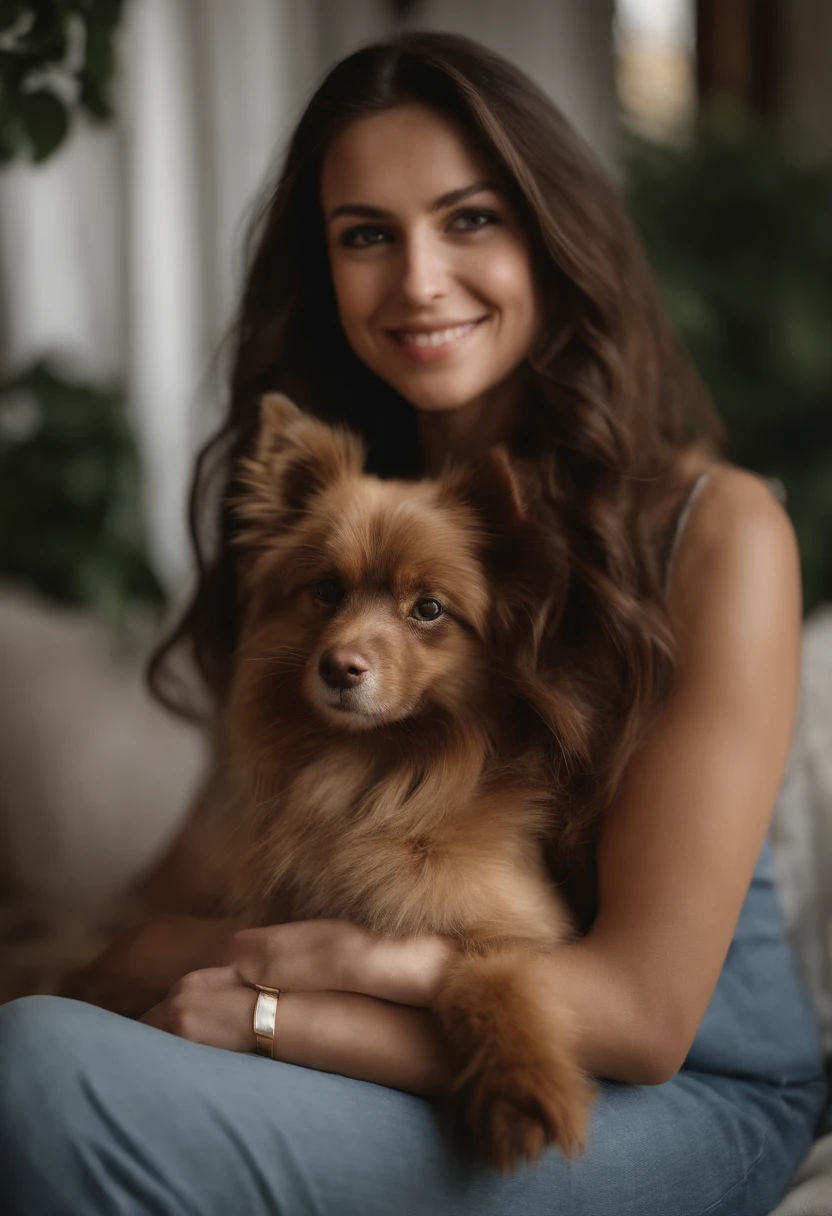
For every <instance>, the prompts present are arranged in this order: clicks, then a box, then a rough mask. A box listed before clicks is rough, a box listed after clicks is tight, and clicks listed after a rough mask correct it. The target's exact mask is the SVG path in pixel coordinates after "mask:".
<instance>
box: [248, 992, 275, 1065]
mask: <svg viewBox="0 0 832 1216" xmlns="http://www.w3.org/2000/svg"><path fill="white" fill-rule="evenodd" d="M254 987H255V988H256V989H257V1000H256V1001H255V1004H254V1041H255V1043H256V1044H257V1051H258V1053H259V1054H260V1055H261V1056H268V1057H269V1059H270V1060H273V1059H274V1035H275V1024H276V1022H277V1004H278V1001H279V1000H280V989H279V988H268V987H267V986H266V985H265V984H255V985H254Z"/></svg>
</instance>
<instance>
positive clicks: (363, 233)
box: [338, 224, 387, 249]
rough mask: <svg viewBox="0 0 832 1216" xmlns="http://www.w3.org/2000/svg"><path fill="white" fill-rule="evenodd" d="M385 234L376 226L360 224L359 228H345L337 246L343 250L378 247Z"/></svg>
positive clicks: (382, 229)
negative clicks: (341, 246) (342, 247)
mask: <svg viewBox="0 0 832 1216" xmlns="http://www.w3.org/2000/svg"><path fill="white" fill-rule="evenodd" d="M386 236H387V232H386V231H385V229H384V228H379V227H378V225H377V224H362V225H361V226H360V227H359V228H347V230H346V231H345V232H342V233H341V236H340V238H339V242H338V243H339V244H340V245H343V246H344V248H345V249H367V248H369V247H370V246H371V245H380V244H381V241H382V240H383V239H384V237H386Z"/></svg>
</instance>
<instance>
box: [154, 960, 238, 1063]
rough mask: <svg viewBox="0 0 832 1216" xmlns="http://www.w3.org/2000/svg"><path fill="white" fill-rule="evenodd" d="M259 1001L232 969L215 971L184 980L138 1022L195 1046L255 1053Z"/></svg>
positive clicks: (189, 976) (191, 975)
mask: <svg viewBox="0 0 832 1216" xmlns="http://www.w3.org/2000/svg"><path fill="white" fill-rule="evenodd" d="M256 1000H257V993H256V992H255V991H254V990H253V989H251V988H248V987H246V986H245V985H243V984H241V983H240V981H239V979H238V977H237V974H236V972H235V970H234V968H233V967H212V968H209V969H206V970H203V971H193V972H191V973H190V974H188V975H186V976H183V977H182V979H181V980H179V981H178V983H176V984H174V986H173V988H171V990H170V992H169V993H168V995H167V997H166V998H165V1000H164V1001H161V1002H160V1003H159V1004H158V1005H154V1006H153V1008H152V1009H150V1010H148V1012H147V1013H146V1014H144V1016H143V1017H142V1018H140V1019H139V1020H140V1021H142V1022H144V1023H145V1025H146V1026H155V1027H156V1029H157V1030H164V1031H166V1032H167V1033H168V1034H175V1035H177V1036H178V1037H179V1038H181V1039H188V1040H190V1042H192V1043H204V1044H205V1045H206V1046H207V1047H222V1048H224V1049H225V1050H226V1051H240V1052H246V1051H252V1050H253V1049H254V1031H253V1028H252V1019H253V1015H254V1005H255V1002H256Z"/></svg>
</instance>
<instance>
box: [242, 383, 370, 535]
mask: <svg viewBox="0 0 832 1216" xmlns="http://www.w3.org/2000/svg"><path fill="white" fill-rule="evenodd" d="M363 467H364V448H363V445H362V444H361V441H360V440H359V439H358V438H357V437H356V436H355V435H353V434H351V433H350V432H349V431H346V430H343V429H342V428H340V427H331V426H328V425H327V424H326V423H325V422H321V421H320V419H318V418H315V417H313V416H312V415H311V414H305V413H304V412H303V411H302V410H300V409H298V407H297V406H296V405H295V403H294V402H293V401H291V400H290V399H289V398H288V397H287V396H285V394H283V393H267V394H266V396H264V397H263V398H262V400H261V402H260V426H259V430H258V434H257V440H256V443H255V446H254V451H253V452H252V454H251V456H249V457H246V458H245V459H244V460H242V461H241V463H240V468H239V481H240V485H241V487H242V493H241V494H240V495H239V496H238V497H237V499H236V502H235V504H234V506H235V511H236V514H237V516H238V517H239V518H240V519H242V520H243V521H244V522H245V524H247V525H248V527H247V528H246V529H245V530H244V534H243V536H242V537H241V540H244V541H246V542H248V543H251V542H252V541H255V542H256V541H257V540H262V539H263V535H262V534H263V533H266V534H267V535H268V534H270V533H272V532H273V530H274V529H275V528H279V527H285V526H286V524H288V523H289V522H290V521H291V519H292V518H293V517H294V516H296V515H297V514H299V513H300V512H302V511H303V510H304V509H305V508H306V506H307V505H308V503H309V501H310V499H312V498H313V497H314V496H315V495H316V494H319V493H320V492H321V491H322V490H325V489H326V488H327V486H330V485H332V484H333V483H334V482H336V481H339V480H341V478H343V477H349V476H356V475H358V474H360V473H361V471H362V469H363Z"/></svg>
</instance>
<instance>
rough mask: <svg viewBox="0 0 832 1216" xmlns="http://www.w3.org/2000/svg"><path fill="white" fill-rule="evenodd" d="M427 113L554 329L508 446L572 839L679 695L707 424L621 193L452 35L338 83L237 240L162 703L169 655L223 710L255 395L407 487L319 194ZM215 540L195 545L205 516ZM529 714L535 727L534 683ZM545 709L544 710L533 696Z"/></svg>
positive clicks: (384, 48) (318, 103)
mask: <svg viewBox="0 0 832 1216" xmlns="http://www.w3.org/2000/svg"><path fill="white" fill-rule="evenodd" d="M412 102H420V103H423V104H426V105H429V106H431V107H433V108H435V109H436V110H437V111H439V112H441V113H442V114H444V115H446V116H448V117H450V118H452V119H453V120H454V121H455V122H456V123H457V124H458V126H459V127H460V128H461V129H462V131H463V132H464V133H465V135H466V137H467V138H468V139H470V140H471V142H472V144H473V146H475V147H476V149H477V150H478V151H479V152H480V153H481V154H482V155H483V156H484V157H485V158H486V159H487V161H488V162H489V163H490V164H491V165H493V166H494V168H495V170H496V171H497V173H498V174H499V175H500V177H501V180H502V183H503V185H504V188H505V189H506V191H507V193H508V195H509V197H510V199H511V201H512V203H513V204H514V206H515V207H516V208H517V209H518V211H519V213H520V215H521V217H522V219H523V222H524V224H525V226H526V229H527V231H528V233H529V235H530V238H531V243H532V249H533V257H534V259H535V266H536V268H537V272H538V275H539V285H540V290H541V298H542V300H543V307H544V310H545V315H546V316H547V317H548V324H545V325H544V326H543V333H542V336H541V338H540V340H539V341H538V343H537V344H536V347H535V349H533V350H532V351H531V352H530V354H529V358H528V367H527V369H526V370H527V373H528V376H527V380H528V386H529V391H528V403H527V407H528V408H527V411H526V415H525V418H524V422H523V425H522V426H521V427H520V428H519V429H518V431H517V433H516V435H515V436H514V438H513V440H512V444H513V446H514V447H515V449H516V450H517V451H518V452H521V453H523V452H525V453H526V454H528V453H532V452H533V453H535V455H536V458H537V464H538V467H539V470H540V475H541V480H542V485H543V495H544V499H545V502H546V506H547V507H548V509H549V510H550V513H551V521H552V522H551V526H552V528H553V529H554V530H556V531H557V533H558V536H559V538H560V545H561V548H562V549H565V551H566V552H567V553H568V555H569V561H570V563H571V578H570V579H569V580H568V591H567V592H566V593H565V594H564V595H563V596H562V597H559V599H558V602H557V603H553V604H552V607H551V610H550V613H549V619H548V621H547V628H546V630H545V631H544V633H543V634H542V635H541V638H540V643H539V645H538V647H537V651H536V657H537V662H538V664H539V665H540V669H541V671H543V672H544V673H549V672H550V673H551V682H550V683H551V686H552V687H553V688H554V686H555V683H556V682H557V687H558V694H557V697H558V705H559V706H560V708H561V710H562V702H563V690H564V689H566V690H567V693H568V696H569V698H570V699H571V702H572V706H573V710H574V723H575V728H576V729H575V731H574V732H573V736H572V737H573V743H572V745H571V747H569V748H566V749H565V748H564V743H563V740H557V741H556V742H555V744H554V751H555V752H556V753H557V755H558V757H559V759H558V765H559V782H558V784H559V785H560V787H561V788H562V790H563V793H564V800H565V801H564V806H565V810H566V811H568V815H567V818H568V820H569V821H570V822H571V823H572V824H573V826H574V831H575V832H576V833H577V834H578V835H580V834H581V832H582V831H583V830H584V828H585V827H586V825H587V823H588V821H589V819H590V818H592V817H594V815H595V814H596V813H597V812H599V811H600V810H602V809H603V807H604V806H605V805H607V804H608V803H609V800H610V799H611V797H612V796H613V793H614V790H615V787H616V785H617V783H618V780H619V777H620V774H621V772H622V770H623V767H624V765H625V764H626V762H627V760H628V758H629V757H630V755H631V754H632V752H633V749H634V747H635V746H636V745H637V743H638V740H639V738H640V737H641V735H642V734H643V731H644V729H645V727H646V726H647V725H648V724H649V721H650V719H651V716H652V715H653V714H654V713H655V710H656V706H657V704H658V702H659V701H660V700H661V698H662V696H663V695H664V694H666V693H667V691H668V689H669V687H670V686H671V683H672V677H673V672H674V645H673V636H672V631H671V629H670V626H669V621H668V615H667V609H666V604H665V598H664V591H663V585H662V583H663V572H662V560H661V551H662V543H663V539H664V538H665V537H666V536H667V534H668V529H669V526H670V522H671V521H672V518H673V516H674V513H675V511H676V510H678V507H679V504H680V503H681V501H682V498H683V496H684V493H685V490H686V487H687V486H688V485H689V484H690V481H691V479H692V477H693V476H694V475H695V473H696V472H697V470H698V467H701V466H702V464H703V463H704V461H705V460H706V459H707V458H708V453H709V452H712V451H713V450H714V447H715V445H716V443H717V438H718V435H719V427H718V423H717V422H716V419H715V417H714V415H713V414H712V413H711V411H710V407H709V405H708V403H707V400H706V399H705V398H704V394H703V393H702V392H701V390H700V389H699V387H698V385H697V382H696V380H695V378H694V377H693V376H692V375H691V374H690V372H689V371H688V370H687V367H686V364H685V363H684V361H683V360H682V359H681V358H680V356H679V354H678V352H677V350H676V348H675V345H674V342H673V340H672V337H671V335H670V332H669V329H668V325H667V323H666V321H665V318H664V316H663V313H662V310H661V307H660V305H659V303H658V300H657V296H656V292H655V289H654V287H653V284H652V281H651V277H650V274H649V271H648V268H647V266H646V262H645V258H644V255H643V253H642V250H641V247H640V243H639V241H638V239H637V237H636V235H635V233H634V231H633V229H632V227H631V225H630V223H629V221H628V219H627V216H626V214H625V212H624V208H623V206H622V204H621V202H620V200H619V198H618V197H617V195H616V193H615V191H614V189H613V188H612V187H611V185H610V184H609V183H608V181H607V180H606V178H605V176H604V174H603V172H602V171H601V169H600V168H599V167H598V166H597V165H596V163H595V161H594V159H593V157H592V155H591V154H590V153H589V151H588V150H587V149H586V148H585V147H584V146H583V144H582V143H581V141H580V140H579V138H578V137H577V136H576V135H575V133H574V132H573V131H572V129H571V128H570V126H569V124H568V123H567V122H566V120H565V119H564V118H563V116H562V115H561V114H560V112H559V111H558V110H557V108H556V107H555V106H554V105H553V104H552V102H551V101H550V100H549V99H548V98H547V97H546V95H545V94H544V93H543V92H542V91H541V90H540V89H538V88H537V87H536V86H535V85H534V84H533V83H532V81H531V80H529V79H528V78H527V77H526V76H524V75H523V73H522V72H520V71H519V70H518V69H517V68H516V67H514V66H513V65H512V64H510V63H509V62H507V61H506V60H505V59H503V58H501V57H500V56H498V55H496V54H493V53H492V52H490V51H488V50H486V49H485V48H483V47H481V46H479V45H477V44H476V43H474V42H472V41H470V40H468V39H466V38H463V37H461V36H458V35H451V34H444V33H436V32H416V33H407V34H404V35H400V36H397V37H394V38H391V39H389V40H386V41H384V42H379V43H375V44H373V45H370V46H366V47H364V48H362V49H360V50H358V51H356V52H355V53H354V54H352V55H350V56H349V57H348V58H346V59H344V60H343V61H342V62H341V63H339V64H338V65H337V66H336V67H335V68H334V69H333V70H332V71H331V72H330V73H329V75H328V76H327V77H326V79H325V80H324V82H323V83H322V84H321V86H320V88H319V89H318V90H317V92H316V93H315V95H314V96H313V97H312V100H311V101H310V102H309V105H308V106H307V108H306V110H305V112H304V114H303V116H302V118H301V119H300V122H299V123H298V126H297V128H296V130H295V132H294V135H293V137H292V139H291V142H290V145H289V148H288V153H287V156H286V159H285V164H284V166H283V169H282V172H281V173H280V176H279V179H278V181H277V184H276V186H275V188H274V189H273V191H272V193H271V195H270V197H269V199H268V202H267V204H266V205H265V206H264V207H263V208H262V209H261V212H260V214H259V215H258V216H257V218H256V221H255V223H254V224H253V226H252V229H251V232H250V236H249V268H248V274H247V277H246V281H245V287H244V291H243V294H242V300H241V303H240V307H239V313H238V317H237V321H236V326H235V329H234V358H233V367H232V372H231V386H230V390H231V391H230V406H229V410H228V416H227V418H226V420H225V421H224V423H223V425H222V426H221V427H220V429H219V431H218V432H217V433H216V434H215V435H214V436H213V437H212V438H211V439H210V440H209V442H208V443H207V444H206V445H205V447H204V448H203V449H202V451H201V452H200V455H199V457H198V460H197V465H196V471H195V475H194V480H193V485H192V491H191V500H190V527H191V535H192V540H193V547H194V553H195V556H196V565H197V586H196V590H195V593H194V595H193V597H192V599H191V601H190V604H189V605H188V607H187V609H186V611H185V612H184V615H183V616H182V618H181V620H180V621H179V623H178V625H177V626H176V627H175V628H174V630H173V631H172V633H171V634H170V636H169V637H168V638H167V639H166V640H165V642H164V643H163V644H162V645H161V646H160V648H159V650H158V651H157V652H156V654H155V655H154V656H153V658H152V660H151V663H150V666H149V678H150V682H151V686H152V688H153V689H154V691H155V693H156V695H157V696H159V697H160V699H161V700H163V701H164V702H165V703H166V704H167V705H168V706H170V707H171V708H175V709H178V710H180V712H181V711H182V710H183V708H184V707H183V705H182V702H181V699H180V698H179V697H177V696H176V695H175V693H174V690H173V689H172V688H171V687H170V686H169V685H168V686H166V685H165V682H164V681H163V674H164V672H165V670H166V669H167V666H168V664H167V660H168V659H169V658H170V656H171V652H172V651H173V649H174V648H176V647H178V646H179V645H180V644H181V643H186V644H187V645H188V646H189V647H190V651H191V657H192V660H193V662H194V664H195V666H196V669H197V671H198V673H199V675H200V676H201V678H202V680H203V682H204V684H205V685H206V687H207V689H208V691H209V692H210V694H211V696H212V698H213V699H214V701H215V703H217V704H222V702H223V699H224V697H225V695H226V692H227V688H228V682H229V673H230V668H231V663H232V659H233V654H234V649H235V645H236V642H237V634H238V617H237V596H238V588H237V582H238V577H237V576H238V572H237V562H238V549H237V547H235V546H234V545H233V544H232V543H231V541H232V538H233V536H234V533H235V529H236V528H237V526H238V525H237V522H236V521H235V518H234V515H233V513H232V510H231V507H230V503H231V502H232V501H233V499H234V496H235V493H236V490H237V487H236V485H235V476H236V474H235V470H236V468H237V467H238V465H239V462H240V459H241V458H242V457H243V456H244V455H245V454H246V453H248V452H249V451H250V450H251V445H252V443H253V439H254V433H255V429H256V426H257V419H258V403H259V400H260V397H261V395H262V394H263V393H264V392H266V391H270V390H280V391H282V392H285V393H287V394H288V395H290V396H292V397H294V398H295V400H297V401H298V403H299V404H301V405H302V406H303V407H304V408H305V409H307V410H309V411H311V412H313V413H315V414H317V415H319V416H320V417H323V418H327V419H338V420H339V421H342V422H346V423H347V424H348V425H349V426H351V427H352V428H353V429H355V430H356V431H358V432H359V433H360V434H361V435H362V436H363V438H364V440H365V442H366V444H367V446H368V449H369V454H370V455H369V461H370V466H369V467H370V469H371V470H372V471H374V472H377V473H379V474H380V475H382V476H409V475H418V474H419V472H420V469H419V467H418V465H417V464H415V463H414V453H417V454H418V444H417V442H416V431H415V420H414V411H413V409H412V407H411V406H410V405H409V404H408V403H407V402H406V401H404V400H403V399H402V398H401V397H400V396H399V395H398V394H397V393H395V392H394V390H393V389H392V388H390V387H389V386H388V385H387V384H385V383H383V382H382V381H381V380H379V379H378V378H377V377H376V376H375V375H373V374H372V373H371V372H370V371H369V369H368V368H367V367H365V366H364V365H363V364H362V363H361V362H360V360H359V359H358V358H357V357H356V355H355V354H354V353H353V352H352V350H351V348H350V347H349V345H348V343H347V341H346V339H345V337H344V334H343V331H342V329H341V326H340V322H339V320H338V315H337V311H336V305H335V298H334V292H333V288H332V283H331V279H330V272H329V266H328V260H327V253H326V245H325V240H324V225H323V217H322V213H321V207H320V202H319V176H320V170H321V165H322V161H323V158H324V156H325V154H326V152H327V149H328V147H329V146H330V144H331V142H332V140H333V137H334V136H335V135H336V134H337V133H338V132H339V131H341V130H342V129H343V128H344V127H345V126H346V125H347V124H348V123H350V122H352V121H354V120H355V119H357V118H360V117H363V116H365V115H368V114H373V113H378V112H379V111H382V110H387V109H389V108H391V107H394V106H398V105H402V104H407V103H412ZM217 478H219V479H220V483H221V485H222V489H221V492H220V495H219V518H218V520H217V521H216V523H217V527H216V528H215V532H214V537H213V540H212V541H211V543H210V544H209V543H208V542H206V540H205V538H204V534H203V528H204V525H205V521H206V512H205V507H206V503H207V502H209V501H210V500H211V495H212V494H216V491H217V488H218V486H217ZM535 687H536V689H537V691H536V692H535V694H534V696H535V701H536V704H535V709H536V710H537V712H538V714H539V715H540V717H541V718H542V719H543V720H544V721H545V720H546V719H547V717H550V716H551V715H550V712H549V711H550V710H551V707H548V710H547V704H546V695H545V687H546V681H545V680H543V681H541V680H536V681H535ZM541 690H543V691H541Z"/></svg>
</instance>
